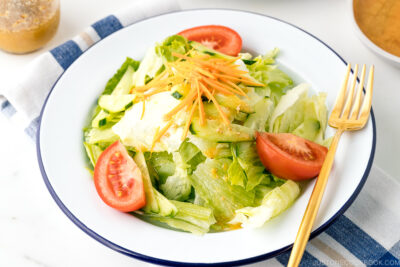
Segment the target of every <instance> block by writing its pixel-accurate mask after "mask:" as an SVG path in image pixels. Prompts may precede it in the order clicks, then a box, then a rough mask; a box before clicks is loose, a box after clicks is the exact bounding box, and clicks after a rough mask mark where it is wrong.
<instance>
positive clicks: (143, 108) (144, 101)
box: [140, 99, 146, 120]
mask: <svg viewBox="0 0 400 267" xmlns="http://www.w3.org/2000/svg"><path fill="white" fill-rule="evenodd" d="M145 110H146V100H145V99H143V106H142V116H140V120H142V119H143V116H144V111H145Z"/></svg>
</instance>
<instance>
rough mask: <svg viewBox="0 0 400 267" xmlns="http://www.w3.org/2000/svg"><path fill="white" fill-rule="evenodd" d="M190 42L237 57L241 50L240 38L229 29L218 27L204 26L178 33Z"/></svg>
mask: <svg viewBox="0 0 400 267" xmlns="http://www.w3.org/2000/svg"><path fill="white" fill-rule="evenodd" d="M178 35H182V36H183V37H186V38H187V39H189V40H191V41H196V42H199V43H201V44H203V45H204V46H207V47H208V48H211V49H214V50H217V51H218V52H221V53H224V54H227V55H230V56H237V54H238V53H239V52H240V50H242V38H241V37H240V35H239V34H238V33H237V32H236V31H234V30H232V29H231V28H228V27H225V26H220V25H204V26H198V27H194V28H190V29H187V30H184V31H181V32H180V33H178Z"/></svg>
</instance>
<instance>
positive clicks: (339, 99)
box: [330, 64, 351, 118]
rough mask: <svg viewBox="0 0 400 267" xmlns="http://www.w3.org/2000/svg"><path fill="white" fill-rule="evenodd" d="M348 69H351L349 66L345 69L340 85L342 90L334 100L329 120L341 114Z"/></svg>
mask: <svg viewBox="0 0 400 267" xmlns="http://www.w3.org/2000/svg"><path fill="white" fill-rule="evenodd" d="M350 69H351V65H350V64H348V65H347V69H346V75H345V77H344V80H343V83H342V88H341V89H340V92H339V95H338V96H337V98H336V102H335V105H334V106H333V110H332V112H331V116H330V117H331V118H339V117H340V114H342V108H343V102H344V98H345V96H346V91H347V82H348V80H349V74H350Z"/></svg>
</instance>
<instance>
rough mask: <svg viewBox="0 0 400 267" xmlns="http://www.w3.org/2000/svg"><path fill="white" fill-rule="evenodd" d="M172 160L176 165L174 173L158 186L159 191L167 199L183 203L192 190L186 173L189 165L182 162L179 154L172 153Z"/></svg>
mask: <svg viewBox="0 0 400 267" xmlns="http://www.w3.org/2000/svg"><path fill="white" fill-rule="evenodd" d="M173 160H174V162H175V165H176V168H175V172H174V174H173V175H171V176H169V177H168V178H167V180H166V181H165V183H163V184H161V185H160V190H161V191H162V192H163V194H164V195H165V196H166V197H167V198H168V199H173V200H180V201H185V200H187V199H188V198H189V195H190V192H191V188H192V185H191V183H190V180H189V177H188V173H187V168H188V167H189V165H187V164H186V163H185V162H184V160H183V159H182V157H181V155H180V153H179V152H174V153H173Z"/></svg>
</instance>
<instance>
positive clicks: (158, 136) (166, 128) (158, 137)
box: [150, 120, 174, 152]
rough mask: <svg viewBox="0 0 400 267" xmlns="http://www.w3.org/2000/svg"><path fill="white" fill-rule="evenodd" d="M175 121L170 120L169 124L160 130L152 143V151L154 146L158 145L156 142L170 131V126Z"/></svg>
mask: <svg viewBox="0 0 400 267" xmlns="http://www.w3.org/2000/svg"><path fill="white" fill-rule="evenodd" d="M173 123H174V120H170V121H169V122H168V123H167V125H165V126H164V128H162V129H161V131H159V132H158V133H157V131H156V134H155V136H154V138H153V142H152V144H151V149H150V151H151V152H153V149H154V146H155V145H156V143H157V142H158V141H159V140H160V139H161V137H162V136H163V135H164V134H165V133H166V132H167V131H168V129H169V127H171V125H172V124H173Z"/></svg>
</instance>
